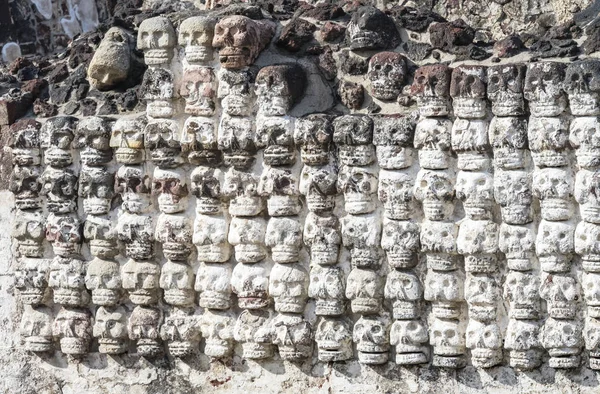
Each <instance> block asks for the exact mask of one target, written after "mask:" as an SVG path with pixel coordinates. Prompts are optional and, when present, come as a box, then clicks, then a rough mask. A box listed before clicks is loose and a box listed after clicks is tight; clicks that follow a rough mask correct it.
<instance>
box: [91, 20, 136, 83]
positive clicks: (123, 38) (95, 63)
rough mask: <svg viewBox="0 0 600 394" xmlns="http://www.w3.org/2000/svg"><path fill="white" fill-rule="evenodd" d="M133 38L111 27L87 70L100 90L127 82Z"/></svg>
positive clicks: (123, 30) (125, 32)
mask: <svg viewBox="0 0 600 394" xmlns="http://www.w3.org/2000/svg"><path fill="white" fill-rule="evenodd" d="M132 41H133V37H131V36H130V35H129V33H128V32H127V31H126V30H125V29H123V28H120V27H111V28H110V29H109V30H108V31H107V32H106V34H104V38H103V39H102V41H101V42H100V45H98V48H97V49H96V51H95V53H94V57H93V58H92V60H91V61H90V65H89V67H88V70H87V74H88V78H89V80H90V83H91V85H92V86H93V87H95V88H97V89H98V90H110V89H111V88H113V87H115V86H117V85H119V84H120V83H122V82H125V80H126V79H127V76H128V75H129V70H130V68H131V63H132V59H131V52H132V50H133V43H132Z"/></svg>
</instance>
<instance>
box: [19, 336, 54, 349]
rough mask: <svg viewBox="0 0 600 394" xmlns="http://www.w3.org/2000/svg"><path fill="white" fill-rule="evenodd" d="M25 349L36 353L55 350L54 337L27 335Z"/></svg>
mask: <svg viewBox="0 0 600 394" xmlns="http://www.w3.org/2000/svg"><path fill="white" fill-rule="evenodd" d="M24 342H25V343H24V345H25V350H27V351H29V352H34V353H45V352H51V351H52V350H54V342H53V341H52V338H51V337H50V338H48V337H42V336H30V337H26V338H25V341H24Z"/></svg>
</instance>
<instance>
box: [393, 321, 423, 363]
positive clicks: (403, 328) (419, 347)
mask: <svg viewBox="0 0 600 394" xmlns="http://www.w3.org/2000/svg"><path fill="white" fill-rule="evenodd" d="M428 341H429V335H428V333H427V327H426V326H425V324H423V322H421V321H420V320H396V321H395V322H394V323H393V324H392V328H391V330H390V345H392V346H395V347H396V364H398V365H416V364H424V363H426V362H427V360H428V353H429V349H428V347H427V342H428Z"/></svg>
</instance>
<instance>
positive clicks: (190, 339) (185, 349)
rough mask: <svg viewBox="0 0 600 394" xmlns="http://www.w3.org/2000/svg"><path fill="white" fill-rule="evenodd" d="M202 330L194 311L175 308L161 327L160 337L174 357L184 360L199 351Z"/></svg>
mask: <svg viewBox="0 0 600 394" xmlns="http://www.w3.org/2000/svg"><path fill="white" fill-rule="evenodd" d="M201 335H202V334H201V330H200V327H198V319H197V316H195V315H193V314H192V311H188V310H186V309H177V308H174V309H173V310H172V312H171V313H170V314H169V316H167V317H166V318H165V321H164V323H163V324H162V326H161V327H160V337H161V339H162V340H163V341H165V342H166V343H167V348H168V349H169V353H171V355H172V356H175V357H180V358H184V357H187V356H190V355H192V354H194V353H196V352H197V351H198V348H199V347H200V337H201Z"/></svg>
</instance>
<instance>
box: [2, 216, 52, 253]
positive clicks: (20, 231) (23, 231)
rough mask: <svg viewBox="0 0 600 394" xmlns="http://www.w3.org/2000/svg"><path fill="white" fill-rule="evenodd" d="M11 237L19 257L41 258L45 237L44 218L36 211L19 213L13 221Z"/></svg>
mask: <svg viewBox="0 0 600 394" xmlns="http://www.w3.org/2000/svg"><path fill="white" fill-rule="evenodd" d="M11 237H12V239H13V241H14V242H15V243H16V245H17V252H18V254H20V255H21V256H25V257H42V256H43V254H44V245H43V242H44V239H45V237H46V219H45V217H44V216H43V215H42V213H41V212H38V211H33V212H27V211H22V212H20V214H19V215H16V217H15V219H14V223H13V228H12V232H11Z"/></svg>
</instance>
